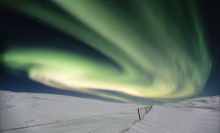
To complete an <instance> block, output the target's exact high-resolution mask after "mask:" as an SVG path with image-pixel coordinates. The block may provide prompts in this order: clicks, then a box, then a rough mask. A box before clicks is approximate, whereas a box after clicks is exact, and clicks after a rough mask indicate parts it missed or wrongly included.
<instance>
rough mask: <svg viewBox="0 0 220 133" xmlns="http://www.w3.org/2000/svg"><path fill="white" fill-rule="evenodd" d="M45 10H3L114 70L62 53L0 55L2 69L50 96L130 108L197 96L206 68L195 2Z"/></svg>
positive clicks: (36, 6) (89, 0) (90, 2)
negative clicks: (89, 51) (98, 99)
mask: <svg viewBox="0 0 220 133" xmlns="http://www.w3.org/2000/svg"><path fill="white" fill-rule="evenodd" d="M44 3H45V1H43V0H40V1H34V0H29V1H23V2H22V0H15V1H10V0H9V1H5V2H2V4H3V5H4V6H7V7H9V8H11V9H14V10H16V11H18V12H22V13H24V14H26V15H29V16H34V17H36V18H38V19H39V20H41V21H42V22H44V23H46V24H48V25H51V26H53V27H55V28H57V29H59V30H60V31H62V32H64V33H66V34H68V35H70V36H73V37H75V38H77V39H79V40H81V41H83V42H84V43H86V44H87V45H89V46H91V47H93V48H94V49H96V50H97V51H99V52H100V53H102V54H103V55H104V56H105V57H106V58H108V59H109V60H112V61H113V62H109V61H107V60H97V59H95V58H91V57H89V56H87V55H84V54H80V53H74V52H67V51H64V50H60V49H50V48H45V47H31V48H25V47H14V48H11V49H9V50H8V51H6V52H5V53H4V58H3V61H4V63H5V64H6V65H7V66H8V67H10V68H12V69H15V70H24V71H27V73H28V75H29V77H30V78H31V79H32V80H35V81H37V82H40V83H42V84H45V85H49V86H52V87H55V88H59V89H67V90H74V91H79V92H83V93H89V94H94V95H98V96H103V97H108V98H113V99H117V100H121V101H129V102H135V101H137V100H136V99H135V98H138V97H139V98H142V99H143V98H184V97H189V96H193V95H195V94H198V93H199V92H201V91H202V89H203V86H204V84H205V82H206V80H207V78H208V76H209V72H210V69H211V67H210V58H209V54H208V52H207V48H206V43H205V37H204V33H203V30H202V25H201V23H200V19H199V15H198V14H199V13H198V12H197V11H198V10H197V8H196V2H195V1H194V0H183V1H182V0H169V1H164V0H127V1H123V2H121V3H120V2H119V1H117V0H108V1H106V0H52V1H51V3H52V4H50V5H45V4H44ZM30 45H31V44H30ZM73 45H74V44H73ZM111 92H115V93H111Z"/></svg>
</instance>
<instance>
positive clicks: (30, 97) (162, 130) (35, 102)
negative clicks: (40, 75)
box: [0, 91, 220, 133]
mask: <svg viewBox="0 0 220 133" xmlns="http://www.w3.org/2000/svg"><path fill="white" fill-rule="evenodd" d="M145 106H146V105H135V104H126V103H110V102H103V101H98V100H91V99H85V98H76V97H70V96H61V95H50V94H36V93H14V92H8V91H0V132H2V133H92V132H94V133H125V132H128V133H197V132H198V133H219V131H220V129H219V124H220V96H216V97H205V98H198V99H191V100H186V101H183V102H180V103H169V104H164V105H163V106H158V105H154V106H153V108H152V109H151V111H150V112H148V113H147V114H146V115H144V117H143V119H142V120H141V121H138V114H137V108H140V107H145ZM141 111H142V112H141V113H143V112H144V110H141Z"/></svg>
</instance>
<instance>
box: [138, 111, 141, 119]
mask: <svg viewBox="0 0 220 133" xmlns="http://www.w3.org/2000/svg"><path fill="white" fill-rule="evenodd" d="M138 116H139V120H141V116H140V111H139V108H138Z"/></svg>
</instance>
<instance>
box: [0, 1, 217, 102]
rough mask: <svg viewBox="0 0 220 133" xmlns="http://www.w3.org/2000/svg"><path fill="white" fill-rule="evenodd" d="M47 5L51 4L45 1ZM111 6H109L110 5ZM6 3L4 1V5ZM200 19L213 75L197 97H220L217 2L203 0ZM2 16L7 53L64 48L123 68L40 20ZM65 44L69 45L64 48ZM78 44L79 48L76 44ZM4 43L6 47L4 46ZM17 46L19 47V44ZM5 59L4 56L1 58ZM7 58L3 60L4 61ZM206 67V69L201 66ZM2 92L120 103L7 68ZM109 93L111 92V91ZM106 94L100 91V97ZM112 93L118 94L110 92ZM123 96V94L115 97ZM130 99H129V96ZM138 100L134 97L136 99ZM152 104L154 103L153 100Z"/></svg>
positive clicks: (1, 10) (0, 11) (6, 11)
mask: <svg viewBox="0 0 220 133" xmlns="http://www.w3.org/2000/svg"><path fill="white" fill-rule="evenodd" d="M43 2H44V4H45V5H47V4H48V3H47V2H46V1H43ZM108 4H109V3H108ZM0 5H4V4H2V2H1V3H0ZM199 13H200V14H199V16H200V17H201V20H202V22H201V23H202V25H203V30H204V32H205V35H206V39H207V47H208V51H209V54H210V56H211V62H212V64H211V66H212V69H211V73H210V76H209V78H208V80H207V82H206V84H205V86H204V90H203V91H202V92H200V93H199V94H196V96H213V95H220V45H219V42H220V38H219V36H220V26H219V24H220V18H219V16H220V11H219V8H218V4H217V0H199ZM0 16H1V22H0V26H1V28H0V29H1V33H0V35H1V40H0V41H1V49H2V52H1V53H4V52H5V51H7V50H8V49H10V48H13V47H14V46H17V45H21V46H22V47H25V48H29V47H32V46H30V44H32V45H35V47H39V48H40V47H46V48H51V47H53V48H54V49H59V50H60V49H62V50H64V51H71V52H74V53H79V54H82V53H83V55H85V56H86V57H87V56H88V57H89V58H91V59H96V60H99V61H103V60H105V61H106V60H107V61H106V62H110V63H111V64H113V66H114V67H115V68H117V69H118V70H120V71H123V70H121V69H122V68H120V65H118V64H117V63H115V62H114V60H111V59H109V58H107V57H106V56H105V55H103V53H102V52H99V51H97V50H96V49H95V48H93V47H92V46H90V45H87V44H86V43H85V42H83V41H81V40H80V39H77V38H75V37H73V36H70V35H68V34H66V33H65V32H62V31H60V30H58V29H57V28H55V27H53V26H51V25H48V24H45V23H43V22H42V20H40V19H38V18H36V17H30V16H27V15H25V14H24V13H21V12H17V11H15V10H13V9H10V8H7V7H4V6H0ZM63 42H65V45H61V44H63ZM72 43H74V44H75V45H72ZM2 44H3V45H2ZM15 44H16V45H15ZM1 57H2V56H1ZM2 60H3V59H1V61H2ZM201 67H203V66H201ZM0 79H1V80H0V85H1V90H8V91H15V92H34V93H52V94H61V95H71V96H78V97H85V98H94V99H101V100H107V101H117V100H113V99H108V98H104V97H101V96H97V95H92V94H86V93H81V92H76V91H67V90H61V89H56V88H54V87H49V86H47V85H44V84H41V83H38V82H36V81H33V80H30V79H29V78H28V76H27V73H26V72H25V71H23V70H13V69H9V68H8V67H6V66H4V63H2V66H1V77H0ZM107 92H108V91H107ZM101 93H102V92H101V91H100V94H101ZM108 93H109V94H114V92H111V91H109V92H108ZM114 95H116V96H118V97H120V96H121V95H122V94H120V93H117V94H114ZM125 97H129V96H125ZM133 98H134V97H133ZM149 101H151V100H150V99H149Z"/></svg>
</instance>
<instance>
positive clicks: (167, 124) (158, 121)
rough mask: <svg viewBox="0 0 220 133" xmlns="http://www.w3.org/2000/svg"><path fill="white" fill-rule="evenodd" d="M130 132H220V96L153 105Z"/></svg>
mask: <svg viewBox="0 0 220 133" xmlns="http://www.w3.org/2000/svg"><path fill="white" fill-rule="evenodd" d="M128 133H220V96H213V97H203V98H196V99H191V100H186V101H182V102H179V103H169V104H165V105H163V106H153V109H152V110H151V111H150V112H149V113H148V115H145V117H144V119H143V120H142V121H140V122H138V123H136V124H134V125H133V126H132V127H130V128H129V130H128Z"/></svg>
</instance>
